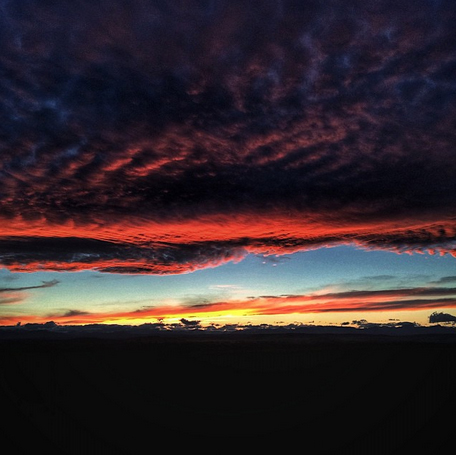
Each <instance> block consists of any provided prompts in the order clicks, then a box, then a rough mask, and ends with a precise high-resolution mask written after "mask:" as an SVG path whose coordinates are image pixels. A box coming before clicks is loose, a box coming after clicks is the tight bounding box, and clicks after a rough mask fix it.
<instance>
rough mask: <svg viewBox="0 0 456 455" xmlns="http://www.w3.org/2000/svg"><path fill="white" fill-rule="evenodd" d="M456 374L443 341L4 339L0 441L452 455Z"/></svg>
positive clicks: (130, 448)
mask: <svg viewBox="0 0 456 455" xmlns="http://www.w3.org/2000/svg"><path fill="white" fill-rule="evenodd" d="M455 360H456V341H455V337H454V336H451V335H429V336H427V337H413V336H403V337H388V336H377V335H372V336H365V335H363V336H357V335H337V334H335V335H331V334H272V333H265V334H256V333H254V334H249V335H244V336H237V335H236V334H224V335H219V336H213V335H209V334H206V335H204V336H194V334H191V333H187V334H185V333H183V334H179V335H177V334H176V335H173V336H168V337H158V336H155V337H154V336H137V337H132V338H123V339H121V338H110V339H108V338H105V339H102V338H90V337H88V338H73V339H56V338H53V337H48V339H46V338H45V337H43V336H42V337H35V338H34V339H32V338H27V339H22V340H20V339H16V340H13V339H2V340H0V362H1V373H0V393H1V397H0V398H1V409H2V413H3V416H4V417H5V420H4V422H6V423H4V424H2V430H1V434H2V439H3V441H4V443H5V444H6V443H7V442H6V441H8V440H9V443H11V444H12V445H13V447H14V451H13V452H10V453H33V452H35V451H36V450H38V449H40V448H44V449H45V450H46V453H59V454H62V455H63V454H90V453H94V454H95V453H96V454H102V453H106V454H114V453H125V454H139V453H149V452H153V451H156V450H162V449H159V447H160V446H161V445H162V444H164V447H174V448H177V447H180V445H181V444H182V445H183V446H188V447H191V446H195V448H196V449H197V450H199V449H202V448H206V449H209V450H211V451H219V450H220V449H221V448H225V449H226V450H229V448H232V450H236V451H238V450H239V448H240V447H243V446H242V443H243V442H248V441H249V442H253V443H254V444H255V447H256V448H257V451H261V448H263V447H271V446H269V444H270V443H271V442H272V441H277V442H278V443H279V444H280V445H281V447H283V450H284V452H285V453H289V450H285V447H286V444H288V443H290V444H291V445H290V447H295V449H296V450H299V452H300V453H312V454H315V453H335V454H340V453H362V454H372V453H382V454H389V453H403V452H404V451H408V452H409V453H415V454H416V453H423V454H424V453H425V454H433V455H435V454H439V453H447V452H445V450H446V447H447V445H448V444H452V445H454V441H453V439H454V438H453V422H454V416H453V412H454V405H455V397H454V393H455V387H454V385H455V383H456V382H455V379H456V362H455ZM213 444H216V445H213ZM239 444H240V445H239ZM32 451H33V452H32Z"/></svg>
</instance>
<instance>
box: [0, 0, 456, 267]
mask: <svg viewBox="0 0 456 455" xmlns="http://www.w3.org/2000/svg"><path fill="white" fill-rule="evenodd" d="M455 21H456V3H455V2H454V1H452V0H446V1H445V0H441V1H437V0H436V1H431V0H418V1H417V0H413V1H411V0H401V1H387V0H380V1H379V0H363V1H341V0H332V1H325V2H322V1H297V0H296V1H286V0H283V1H272V0H271V1H267V0H263V1H245V0H243V1H240V0H239V1H238V0H229V1H228V0H226V1H217V0H214V1H158V0H157V1H146V0H130V1H128V2H125V1H120V0H106V1H103V0H97V1H85V0H79V1H44V0H39V1H38V0H28V1H21V2H15V1H5V0H2V1H0V153H1V160H0V220H1V224H2V232H3V234H2V237H1V238H0V262H1V264H3V265H5V266H7V267H9V268H10V269H11V270H14V271H23V270H29V271H35V270H81V269H88V268H96V269H98V270H101V271H106V272H136V273H180V272H186V271H191V270H194V269H196V268H201V267H206V266H215V265H218V264H221V263H224V262H225V261H227V260H233V259H234V260H238V259H241V258H242V257H244V255H245V254H247V253H248V252H254V253H266V254H267V253H275V254H280V253H287V252H293V251H297V250H302V249H306V248H317V247H320V246H324V245H328V244H338V243H342V244H343V243H353V242H354V243H355V244H357V245H359V246H362V247H367V248H385V249H391V250H395V251H404V250H413V251H416V250H420V249H421V250H422V249H429V250H430V251H437V252H439V251H440V252H449V253H453V254H454V252H455V251H456V250H455V248H456V179H455V175H456V32H455V25H454V24H455Z"/></svg>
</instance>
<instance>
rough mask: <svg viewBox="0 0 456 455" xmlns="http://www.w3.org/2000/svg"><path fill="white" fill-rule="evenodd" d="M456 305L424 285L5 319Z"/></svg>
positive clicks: (65, 320) (96, 319) (454, 298)
mask: <svg viewBox="0 0 456 455" xmlns="http://www.w3.org/2000/svg"><path fill="white" fill-rule="evenodd" d="M438 308H456V288H444V287H440V288H439V287H419V288H404V289H382V290H367V291H365V290H352V291H336V292H327V291H326V292H315V293H309V294H287V295H269V296H256V297H250V298H247V299H234V298H233V299H229V300H219V301H217V300H215V301H201V300H200V302H199V303H197V300H196V299H192V300H191V301H190V302H188V301H187V302H186V303H185V304H183V303H179V302H178V301H177V300H174V301H171V302H167V303H166V304H161V305H160V304H158V305H156V306H143V307H141V308H139V309H135V310H122V311H110V312H94V311H91V312H85V311H79V310H66V311H64V312H61V313H52V314H47V315H44V316H40V317H37V316H32V317H30V318H29V317H28V316H27V315H21V317H8V316H5V317H3V318H2V319H0V321H1V322H2V323H14V322H19V321H29V319H30V321H29V322H45V321H47V320H51V319H52V320H54V321H56V322H59V323H62V324H88V323H115V322H118V323H120V322H122V323H129V324H138V323H141V322H145V321H150V320H169V319H173V320H176V319H179V318H186V319H190V320H192V319H193V318H198V319H204V320H206V321H210V320H211V318H212V320H216V319H217V318H219V317H226V316H236V317H239V316H243V317H244V316H252V317H254V316H264V315H282V316H283V315H290V314H296V315H305V314H313V313H353V312H358V313H362V312H382V311H416V310H423V309H438Z"/></svg>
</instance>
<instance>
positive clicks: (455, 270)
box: [0, 246, 456, 327]
mask: <svg viewBox="0 0 456 455" xmlns="http://www.w3.org/2000/svg"><path fill="white" fill-rule="evenodd" d="M455 262H456V261H454V258H452V257H451V256H449V255H446V256H437V255H431V254H415V255H407V254H402V255H398V254H395V253H391V252H385V251H365V250H360V249H356V248H354V247H349V246H340V247H334V248H323V249H319V250H313V251H308V252H303V253H295V254H292V255H286V256H270V257H263V256H256V255H249V256H247V257H246V258H245V259H244V260H243V261H240V262H231V263H227V264H224V265H221V266H219V267H216V268H209V269H203V270H198V271H195V272H191V273H187V274H180V275H166V276H144V275H115V274H102V273H98V272H90V271H85V272H78V273H67V272H60V273H58V272H38V273H10V272H8V271H6V270H3V271H2V273H1V275H0V279H2V280H3V282H4V286H3V292H2V295H1V297H2V298H3V299H4V300H5V299H6V298H10V299H12V300H14V299H16V301H15V302H14V303H4V304H3V305H1V306H0V321H1V322H0V323H1V325H13V324H16V323H18V322H21V323H22V324H24V323H27V322H38V323H44V322H47V321H50V320H53V321H54V322H56V323H58V324H60V325H66V324H70V325H83V324H91V323H102V324H128V325H139V324H143V323H146V322H158V321H161V322H163V323H166V324H173V323H179V321H180V320H181V319H182V318H184V319H187V320H189V321H199V322H200V324H201V326H203V327H204V326H210V325H212V324H218V325H224V324H238V325H246V324H252V325H258V324H271V325H286V324H294V323H298V324H316V325H341V324H351V323H352V321H359V320H367V321H369V322H373V323H388V322H389V321H392V320H394V321H404V322H416V323H418V324H420V325H426V324H428V319H429V315H430V314H431V313H432V312H434V311H443V312H449V313H451V312H452V311H453V313H454V310H453V309H454V308H456V291H455V289H454V288H455V285H456V264H455ZM5 282H7V283H8V285H5ZM40 283H45V284H44V285H42V284H40ZM24 288H30V289H24Z"/></svg>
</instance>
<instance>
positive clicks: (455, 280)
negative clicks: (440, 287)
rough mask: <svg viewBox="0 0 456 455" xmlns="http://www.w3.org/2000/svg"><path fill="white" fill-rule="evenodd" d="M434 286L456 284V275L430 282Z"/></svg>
mask: <svg viewBox="0 0 456 455" xmlns="http://www.w3.org/2000/svg"><path fill="white" fill-rule="evenodd" d="M430 283H433V284H446V283H456V275H450V276H443V277H442V278H439V279H438V280H435V281H430Z"/></svg>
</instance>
